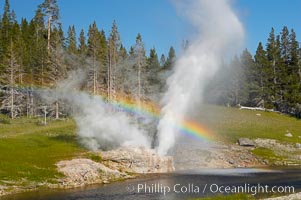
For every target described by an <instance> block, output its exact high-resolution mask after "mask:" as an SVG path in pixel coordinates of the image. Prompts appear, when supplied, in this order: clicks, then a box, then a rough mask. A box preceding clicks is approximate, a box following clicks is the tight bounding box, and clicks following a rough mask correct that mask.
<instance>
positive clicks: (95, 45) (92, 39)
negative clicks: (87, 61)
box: [88, 21, 100, 95]
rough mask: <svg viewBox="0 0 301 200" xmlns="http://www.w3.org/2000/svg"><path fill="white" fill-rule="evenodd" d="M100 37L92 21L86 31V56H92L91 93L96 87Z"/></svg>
mask: <svg viewBox="0 0 301 200" xmlns="http://www.w3.org/2000/svg"><path fill="white" fill-rule="evenodd" d="M99 45H100V37H99V31H98V28H97V25H96V22H95V21H94V22H93V24H92V25H90V26H89V31H88V56H90V57H91V58H92V75H91V77H92V82H93V84H92V85H93V86H92V87H93V94H94V95H95V94H97V87H98V79H97V76H98V66H97V54H98V51H99V49H100V47H99Z"/></svg>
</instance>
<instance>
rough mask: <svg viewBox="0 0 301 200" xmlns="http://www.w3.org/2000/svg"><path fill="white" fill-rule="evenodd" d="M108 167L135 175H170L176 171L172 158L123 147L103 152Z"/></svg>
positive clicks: (147, 150) (140, 148)
mask: <svg viewBox="0 0 301 200" xmlns="http://www.w3.org/2000/svg"><path fill="white" fill-rule="evenodd" d="M101 157H102V160H103V162H104V163H105V164H106V165H107V166H111V167H112V168H113V169H117V170H120V171H126V172H133V173H168V172H173V171H174V166H173V159H172V157H170V156H159V155H158V154H157V153H156V152H155V150H153V149H146V148H143V147H139V148H134V147H121V148H119V149H115V150H112V151H103V152H101Z"/></svg>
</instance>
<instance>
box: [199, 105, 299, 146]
mask: <svg viewBox="0 0 301 200" xmlns="http://www.w3.org/2000/svg"><path fill="white" fill-rule="evenodd" d="M195 117H196V118H197V119H199V121H200V123H202V124H205V125H206V126H208V128H209V129H211V130H213V132H214V134H215V136H216V138H217V140H224V141H228V142H231V143H233V142H236V141H237V139H239V138H240V137H248V138H251V139H255V138H270V139H276V140H279V141H282V142H288V143H296V142H300V141H301V139H300V138H299V136H301V120H298V119H296V118H294V117H289V116H287V115H283V114H279V113H274V112H265V111H252V110H239V109H238V108H227V107H219V106H205V107H203V108H202V109H201V112H199V113H198V114H197V115H195ZM287 131H289V132H290V133H292V134H293V137H285V136H284V135H285V134H286V132H287Z"/></svg>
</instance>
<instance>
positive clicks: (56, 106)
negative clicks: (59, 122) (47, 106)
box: [55, 101, 60, 119]
mask: <svg viewBox="0 0 301 200" xmlns="http://www.w3.org/2000/svg"><path fill="white" fill-rule="evenodd" d="M59 118H60V116H59V102H58V101H56V102H55V119H59Z"/></svg>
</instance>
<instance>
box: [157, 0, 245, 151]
mask: <svg viewBox="0 0 301 200" xmlns="http://www.w3.org/2000/svg"><path fill="white" fill-rule="evenodd" d="M174 5H175V7H176V8H177V9H178V11H179V13H181V14H183V15H184V17H186V18H187V19H188V20H189V21H190V22H191V24H192V25H193V27H194V28H195V29H196V31H197V33H198V37H197V38H196V39H195V40H194V41H192V42H191V44H190V46H189V47H188V49H187V50H186V51H185V52H184V54H183V55H182V56H181V57H180V58H179V59H178V60H177V62H176V66H175V71H174V73H173V74H172V75H171V77H169V78H168V80H167V84H168V90H167V92H166V94H165V95H164V97H163V100H162V103H163V105H164V107H163V109H162V119H161V120H160V122H159V125H158V141H159V146H158V149H157V150H158V153H159V154H161V155H165V154H166V153H167V152H168V150H169V149H170V148H171V147H172V146H173V145H174V144H175V140H176V137H177V130H176V128H175V127H174V126H173V125H172V124H179V123H180V122H181V120H182V119H183V117H184V116H187V111H188V109H191V107H193V106H196V103H199V102H200V101H201V100H202V98H200V95H199V94H200V93H202V92H203V90H204V87H205V85H206V83H207V82H208V81H209V80H210V78H211V77H212V76H213V75H214V74H215V72H216V71H217V70H218V68H219V66H220V65H221V61H222V59H223V58H225V57H229V56H231V52H232V53H234V52H235V51H236V50H238V49H239V47H240V46H241V44H242V41H243V37H244V30H243V26H242V24H241V23H240V21H239V19H238V17H237V16H236V15H235V13H234V12H233V10H232V9H231V6H230V2H229V1H227V0H184V1H180V0H179V1H174Z"/></svg>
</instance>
